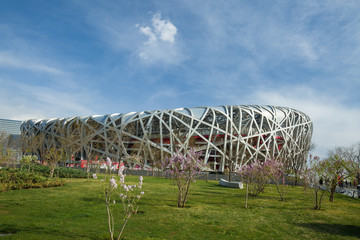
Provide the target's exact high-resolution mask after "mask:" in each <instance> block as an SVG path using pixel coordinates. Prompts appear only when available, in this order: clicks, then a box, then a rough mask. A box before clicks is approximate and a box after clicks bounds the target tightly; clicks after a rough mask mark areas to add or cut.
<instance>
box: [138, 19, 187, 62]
mask: <svg viewBox="0 0 360 240" xmlns="http://www.w3.org/2000/svg"><path fill="white" fill-rule="evenodd" d="M136 26H137V27H139V25H138V24H137V25H136ZM139 32H140V33H142V34H144V35H145V36H147V37H148V40H147V41H146V42H144V43H143V44H142V45H141V46H140V48H139V50H138V51H139V52H138V56H139V57H140V59H142V60H143V61H144V62H146V63H150V64H154V63H160V64H178V63H180V62H181V61H183V60H184V56H183V54H182V53H181V52H180V50H179V46H178V44H177V43H176V41H175V40H176V39H175V37H176V34H177V28H176V27H175V25H174V24H173V23H172V22H170V21H169V20H167V19H165V20H163V19H161V13H156V14H154V16H153V18H152V20H151V26H142V27H139Z"/></svg>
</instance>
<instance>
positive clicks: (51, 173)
mask: <svg viewBox="0 0 360 240" xmlns="http://www.w3.org/2000/svg"><path fill="white" fill-rule="evenodd" d="M54 171H55V167H54V166H50V175H49V178H52V177H53V176H54Z"/></svg>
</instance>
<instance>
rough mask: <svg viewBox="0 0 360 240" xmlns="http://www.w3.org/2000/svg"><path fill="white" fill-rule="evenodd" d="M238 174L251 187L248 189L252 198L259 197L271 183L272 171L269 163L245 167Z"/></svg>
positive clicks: (253, 163) (257, 163) (255, 163)
mask: <svg viewBox="0 0 360 240" xmlns="http://www.w3.org/2000/svg"><path fill="white" fill-rule="evenodd" d="M238 174H239V175H240V177H241V178H242V179H243V181H244V182H245V183H246V184H247V185H249V186H248V187H247V188H248V189H249V193H250V195H251V196H255V197H256V196H257V195H259V194H260V193H261V192H263V191H264V189H265V188H266V187H267V186H268V185H269V183H270V171H269V169H268V163H267V162H264V163H261V162H252V163H251V164H249V165H244V166H243V167H242V168H240V169H239V170H238Z"/></svg>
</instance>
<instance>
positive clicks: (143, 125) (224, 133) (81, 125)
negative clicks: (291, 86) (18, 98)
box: [21, 105, 313, 171]
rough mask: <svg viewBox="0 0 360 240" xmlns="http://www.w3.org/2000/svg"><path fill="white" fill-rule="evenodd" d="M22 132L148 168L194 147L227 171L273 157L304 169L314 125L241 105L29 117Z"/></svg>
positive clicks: (292, 114) (276, 110)
mask: <svg viewBox="0 0 360 240" xmlns="http://www.w3.org/2000/svg"><path fill="white" fill-rule="evenodd" d="M21 131H22V134H23V136H24V137H25V139H27V141H28V142H29V143H31V141H32V139H34V138H36V139H42V145H41V146H39V147H38V149H40V148H49V147H51V146H56V147H59V146H61V145H63V147H64V148H67V146H68V147H69V151H71V152H74V151H75V152H76V154H75V158H77V159H79V158H80V156H81V158H82V159H87V158H90V159H91V160H92V159H98V158H99V159H104V158H105V157H110V158H112V159H114V160H119V159H120V158H123V157H124V156H129V155H137V156H142V157H143V159H144V163H145V164H146V165H148V166H156V164H158V163H159V161H162V160H163V159H164V158H165V157H167V156H170V155H171V154H173V153H174V152H175V151H176V150H179V151H182V152H184V151H186V150H187V149H188V148H189V147H193V148H195V149H196V150H197V151H201V152H202V160H203V161H204V163H206V164H207V165H208V167H209V168H210V169H211V170H213V171H224V170H225V169H227V168H231V169H235V168H236V167H241V166H243V165H246V164H248V163H250V162H253V161H266V160H267V159H269V158H275V159H278V160H279V161H282V162H286V164H287V166H288V167H289V168H292V167H293V166H300V167H301V166H302V165H303V163H305V160H306V157H307V152H308V150H309V147H310V143H311V136H312V131H313V125H312V121H311V120H310V118H309V117H308V116H307V115H305V114H304V113H302V112H300V111H298V110H294V109H291V108H286V107H276V106H255V105H235V106H219V107H197V108H178V109H173V110H163V111H160V110H155V111H143V112H132V113H126V114H121V113H116V114H111V115H94V116H87V117H70V118H57V119H49V120H46V119H40V120H27V121H24V122H23V124H22V126H21ZM67 140H69V141H68V142H67ZM69 143H70V144H69ZM74 147H75V149H73V150H71V149H70V148H74ZM39 152H41V151H39ZM127 164H129V165H131V164H130V163H127Z"/></svg>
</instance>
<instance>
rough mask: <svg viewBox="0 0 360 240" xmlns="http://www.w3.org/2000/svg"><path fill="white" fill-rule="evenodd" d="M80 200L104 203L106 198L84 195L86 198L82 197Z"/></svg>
mask: <svg viewBox="0 0 360 240" xmlns="http://www.w3.org/2000/svg"><path fill="white" fill-rule="evenodd" d="M80 200H82V201H84V202H94V203H103V202H104V200H103V199H101V198H99V197H84V198H80Z"/></svg>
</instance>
